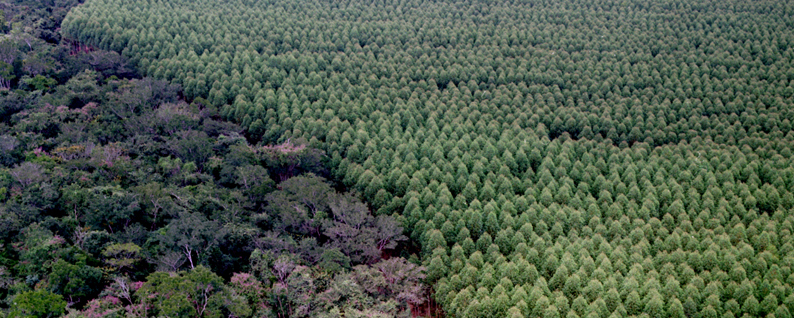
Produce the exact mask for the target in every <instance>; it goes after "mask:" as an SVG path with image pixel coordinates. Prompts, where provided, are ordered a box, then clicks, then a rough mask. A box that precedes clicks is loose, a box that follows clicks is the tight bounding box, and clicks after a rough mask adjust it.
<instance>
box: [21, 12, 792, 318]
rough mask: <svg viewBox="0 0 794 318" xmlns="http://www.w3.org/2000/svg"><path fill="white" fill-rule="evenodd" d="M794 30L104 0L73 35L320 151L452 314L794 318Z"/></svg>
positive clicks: (731, 21) (740, 18) (267, 133)
mask: <svg viewBox="0 0 794 318" xmlns="http://www.w3.org/2000/svg"><path fill="white" fill-rule="evenodd" d="M792 13H794V7H792V5H791V3H789V2H786V1H734V0H727V1H699V2H697V1H688V0H672V1H646V0H629V1H623V2H614V1H602V0H596V1H578V0H563V1H499V2H497V1H474V0H468V1H466V0H463V1H452V0H449V1H446V0H444V1H420V0H407V1H392V0H384V1H377V2H366V1H356V0H353V1H296V0H272V1H256V0H230V1H210V0H191V1H188V0H150V1H121V0H89V1H87V3H86V4H85V5H83V6H81V7H79V8H77V9H75V10H73V11H72V12H71V13H70V15H69V16H68V17H67V19H66V21H65V22H64V30H65V32H66V34H67V35H68V36H70V37H72V38H74V39H77V40H80V41H84V42H86V43H89V44H92V45H96V46H98V47H101V48H104V49H112V50H116V51H120V52H122V55H124V56H125V57H129V58H130V59H131V60H132V61H133V62H134V63H135V64H136V65H138V66H139V67H140V69H141V70H142V71H143V73H145V74H146V75H149V76H153V77H155V78H159V79H170V80H173V81H174V82H175V83H178V84H181V85H182V86H183V87H184V96H185V97H186V98H187V99H188V100H190V99H193V98H196V97H206V98H207V100H208V102H207V103H208V104H212V105H208V106H215V107H219V109H220V111H219V114H220V116H221V117H223V118H226V119H229V120H232V121H234V122H236V123H238V124H240V125H241V127H242V129H243V130H244V133H245V136H246V137H247V138H248V139H249V140H253V141H258V140H261V141H263V143H265V144H272V143H280V142H282V141H285V140H288V138H304V139H305V140H309V145H311V146H313V147H317V148H319V149H323V150H325V151H326V153H327V154H328V155H329V157H330V159H331V160H330V161H331V167H332V170H333V174H334V176H335V177H337V178H338V179H340V180H342V181H343V183H344V184H345V185H346V186H350V187H353V188H355V189H357V190H358V191H360V193H362V194H363V196H364V198H365V199H367V201H368V202H370V203H371V204H372V205H373V206H374V207H375V208H376V209H377V213H378V214H379V215H394V216H395V217H397V218H398V219H400V220H402V221H403V223H404V225H405V226H406V227H407V228H408V229H409V230H410V235H411V236H412V238H414V239H416V240H417V241H418V242H420V243H421V246H422V250H423V259H424V263H425V265H426V266H427V279H428V280H429V281H431V282H435V284H434V288H435V292H436V298H437V299H438V301H439V302H440V303H441V304H443V306H444V308H445V310H446V312H447V314H449V315H451V316H455V317H504V316H511V317H518V316H544V317H562V316H565V317H602V318H605V317H609V316H615V317H622V316H633V315H647V316H649V317H717V316H719V317H737V316H747V317H755V316H767V317H791V312H792V311H794V294H792V290H794V288H792V287H794V286H792V285H794V273H793V272H792V267H794V256H792V255H794V246H793V245H792V244H794V239H793V238H792V236H791V235H792V233H791V232H792V230H793V229H792V227H793V226H794V225H793V224H794V214H792V209H793V208H794V195H793V194H792V189H794V167H792V164H791V163H792V147H794V132H792V120H794V108H792V101H793V100H792V96H793V95H794V88H793V87H792V80H794V69H792V67H793V66H794V64H793V63H792V62H794V61H792V59H793V58H794V46H792V45H791V44H792V43H794V31H792V30H794V29H792V25H794V20H792V19H793V18H792ZM185 139H191V138H185ZM194 162H198V161H194ZM197 164H198V163H197ZM19 180H23V181H24V180H28V179H19ZM19 183H20V184H22V182H21V181H19ZM306 230H307V231H311V229H306ZM340 249H341V248H340Z"/></svg>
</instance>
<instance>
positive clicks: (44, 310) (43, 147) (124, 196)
mask: <svg viewBox="0 0 794 318" xmlns="http://www.w3.org/2000/svg"><path fill="white" fill-rule="evenodd" d="M76 4H77V2H76V1H73V2H68V1H67V2H61V1H55V2H52V1H50V2H47V1H44V2H39V3H37V2H33V1H19V2H18V3H13V4H8V3H6V4H5V5H6V7H5V9H7V12H23V13H21V14H19V15H12V19H11V23H10V28H9V30H6V31H7V32H8V34H7V35H6V36H4V37H2V38H1V39H0V46H2V48H0V51H2V52H3V53H2V54H7V55H4V56H5V57H8V58H9V60H8V65H11V66H10V67H8V72H7V73H4V74H5V75H3V76H7V77H5V78H4V79H5V80H6V81H5V82H3V84H4V85H5V86H3V87H2V89H0V317H61V316H64V315H66V316H69V317H152V316H154V317H230V316H233V317H336V316H339V315H346V316H349V317H359V316H370V317H371V316H390V317H406V316H407V315H409V314H410V308H411V306H416V305H419V304H421V303H423V302H424V301H425V299H426V297H427V293H426V289H427V288H425V287H424V286H425V285H424V278H425V268H424V267H422V266H419V265H418V264H414V262H416V261H418V260H417V259H416V258H414V260H413V262H409V261H407V260H406V259H405V258H401V257H398V255H397V254H399V253H396V252H395V251H396V249H397V248H398V246H399V245H400V244H404V243H403V242H405V241H406V240H407V237H405V236H404V235H403V234H402V227H401V226H400V224H399V222H397V220H395V219H394V218H393V217H391V216H387V215H379V216H374V215H372V213H371V212H370V209H369V207H368V206H367V205H366V204H365V203H363V202H362V201H361V200H360V199H359V196H358V195H356V194H355V193H352V192H345V191H342V190H343V188H342V187H338V188H335V187H334V184H333V183H330V182H328V181H326V180H325V179H324V178H323V176H326V177H327V176H328V170H327V169H326V168H325V165H326V161H327V156H325V155H324V153H323V152H322V151H320V150H318V149H315V148H312V147H307V145H306V142H305V141H303V140H290V141H287V142H284V143H281V144H278V145H269V146H262V145H252V144H250V143H249V142H248V141H247V140H246V139H245V138H244V137H243V136H241V132H242V131H243V129H241V128H240V127H239V126H238V125H235V124H232V123H229V122H225V121H223V120H222V119H221V118H219V117H218V111H217V108H215V107H213V106H212V105H211V104H210V103H209V102H207V101H206V100H202V99H196V100H194V101H192V103H187V102H185V101H184V100H183V98H182V97H181V96H180V95H181V94H182V89H181V87H180V86H179V85H178V84H171V83H169V82H167V81H163V80H154V79H151V78H146V77H144V78H138V77H137V76H136V72H135V71H134V69H132V68H131V67H130V66H129V65H128V63H127V60H126V58H123V57H122V56H121V55H119V54H118V53H116V52H110V51H102V50H98V49H96V48H93V47H91V46H88V45H85V44H82V43H77V42H72V41H68V40H63V41H61V35H60V33H58V32H59V31H58V30H57V27H56V28H51V27H50V25H49V24H47V23H44V22H42V21H57V22H58V23H60V20H59V18H58V17H59V16H60V17H61V18H62V17H63V15H65V10H68V9H69V6H70V5H76ZM38 14H41V16H39V15H38ZM50 14H51V15H50ZM50 31H52V32H55V33H54V35H53V34H52V33H51V32H50ZM0 63H2V62H0ZM35 63H43V64H42V65H44V66H42V68H34V67H32V66H31V65H34V64H35ZM2 65H4V64H0V66H2ZM35 65H38V64H35ZM273 180H277V182H276V181H273Z"/></svg>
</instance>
